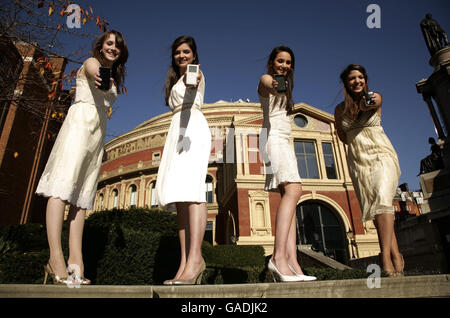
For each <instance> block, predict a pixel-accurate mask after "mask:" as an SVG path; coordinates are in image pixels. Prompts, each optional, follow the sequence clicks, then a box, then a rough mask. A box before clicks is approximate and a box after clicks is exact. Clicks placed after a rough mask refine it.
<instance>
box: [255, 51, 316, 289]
mask: <svg viewBox="0 0 450 318" xmlns="http://www.w3.org/2000/svg"><path fill="white" fill-rule="evenodd" d="M294 67H295V57H294V53H293V52H292V50H291V49H290V48H288V47H286V46H279V47H276V48H275V49H273V50H272V53H271V54H270V56H269V61H268V63H267V74H264V75H263V76H262V77H261V79H260V82H259V85H258V95H259V99H260V101H261V107H262V108H263V114H264V123H263V127H262V128H263V132H262V135H265V133H267V135H266V136H267V143H266V144H264V143H261V149H260V151H261V153H262V154H263V156H264V154H267V159H268V161H267V160H265V161H267V162H266V185H265V190H266V191H279V192H280V194H281V202H280V205H279V206H278V210H277V216H276V221H275V246H274V250H273V255H272V258H271V259H270V260H269V265H268V268H269V270H270V272H271V273H272V274H273V276H274V279H276V278H278V279H279V280H280V281H283V282H293V281H309V280H315V279H316V278H315V277H314V276H306V275H304V274H303V272H302V269H301V267H300V265H299V264H298V261H297V245H296V233H297V231H296V217H295V214H296V207H297V203H298V200H299V199H300V196H301V194H302V184H301V179H300V176H299V173H298V167H297V159H296V156H295V153H294V148H293V147H292V144H291V142H290V137H291V119H290V116H289V112H290V110H291V109H292V107H293V100H292V88H293V86H294ZM275 74H279V75H284V76H285V78H286V85H287V91H286V92H283V93H278V92H277V87H278V82H277V81H276V80H274V75H275ZM264 130H265V131H264ZM260 137H261V135H260ZM261 139H263V138H261Z"/></svg>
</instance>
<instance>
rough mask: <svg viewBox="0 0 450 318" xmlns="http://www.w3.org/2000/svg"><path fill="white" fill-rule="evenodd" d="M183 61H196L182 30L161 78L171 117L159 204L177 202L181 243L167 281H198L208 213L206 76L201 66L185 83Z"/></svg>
mask: <svg viewBox="0 0 450 318" xmlns="http://www.w3.org/2000/svg"><path fill="white" fill-rule="evenodd" d="M188 64H197V65H198V64H199V60H198V54H197V46H196V44H195V41H194V39H193V38H192V37H189V36H181V37H179V38H177V39H176V40H175V41H174V43H173V44H172V65H171V67H170V68H169V71H168V73H167V78H166V83H165V93H166V94H165V100H166V104H167V105H168V106H169V107H170V109H171V110H172V112H173V117H172V122H171V125H170V128H169V132H168V134H167V138H166V143H165V145H164V150H163V154H162V158H161V163H160V165H159V169H158V177H157V181H156V199H157V202H158V205H159V206H160V207H162V208H169V205H172V204H175V205H176V210H177V221H178V229H179V239H180V246H181V261H180V266H179V269H178V271H177V273H176V275H175V277H174V278H173V279H171V280H167V281H165V282H164V284H166V285H190V284H200V283H201V278H202V274H203V271H204V270H205V268H206V267H205V261H204V259H203V257H202V253H201V247H202V241H203V237H204V235H205V229H206V222H207V217H208V209H207V206H206V184H205V180H206V173H207V170H208V161H209V155H210V152H211V133H210V130H209V127H208V122H207V121H206V119H205V117H204V116H203V114H202V112H201V108H202V106H203V98H204V94H205V77H204V75H203V73H202V72H201V71H200V72H199V75H198V77H197V85H186V70H187V65H188Z"/></svg>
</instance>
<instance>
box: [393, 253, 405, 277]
mask: <svg viewBox="0 0 450 318" xmlns="http://www.w3.org/2000/svg"><path fill="white" fill-rule="evenodd" d="M400 257H401V258H402V269H401V270H399V271H395V276H399V277H401V276H405V260H404V258H403V254H400Z"/></svg>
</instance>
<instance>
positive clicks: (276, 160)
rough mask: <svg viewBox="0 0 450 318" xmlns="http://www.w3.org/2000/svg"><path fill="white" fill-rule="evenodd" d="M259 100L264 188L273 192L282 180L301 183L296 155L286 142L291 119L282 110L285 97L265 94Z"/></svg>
mask: <svg viewBox="0 0 450 318" xmlns="http://www.w3.org/2000/svg"><path fill="white" fill-rule="evenodd" d="M259 100H260V101H261V107H262V109H263V115H264V122H263V126H262V129H263V131H262V133H261V134H260V140H261V141H262V142H261V143H260V152H261V154H262V156H263V161H264V162H265V163H266V165H265V166H266V184H265V186H264V189H265V190H266V191H277V190H278V186H279V185H280V184H282V183H289V182H302V180H301V179H300V176H299V174H298V166H297V157H296V156H295V152H294V147H293V146H292V144H291V142H290V138H291V119H290V117H289V116H288V115H287V111H286V103H287V98H286V96H274V95H271V94H270V95H269V97H263V96H261V95H260V96H259ZM266 133H267V134H266ZM265 136H267V142H266V143H264V139H265V138H264V137H265ZM264 157H266V158H264Z"/></svg>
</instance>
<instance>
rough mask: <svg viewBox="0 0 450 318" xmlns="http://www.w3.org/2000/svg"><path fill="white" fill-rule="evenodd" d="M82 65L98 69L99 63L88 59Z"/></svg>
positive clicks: (92, 58) (93, 59)
mask: <svg viewBox="0 0 450 318" xmlns="http://www.w3.org/2000/svg"><path fill="white" fill-rule="evenodd" d="M84 65H86V67H89V66H90V67H99V66H100V62H99V61H98V60H97V59H96V58H95V57H90V58H88V59H87V60H86V61H84Z"/></svg>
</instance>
